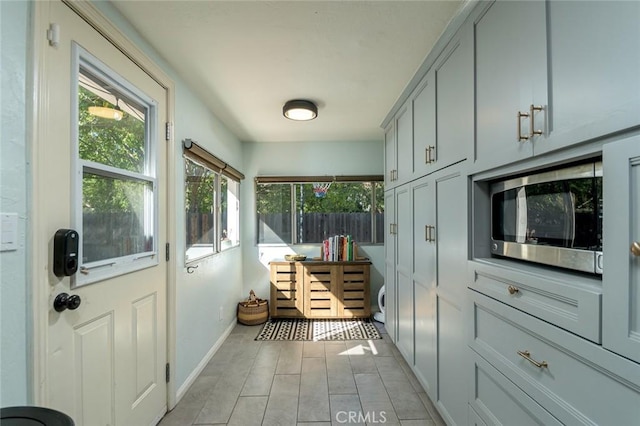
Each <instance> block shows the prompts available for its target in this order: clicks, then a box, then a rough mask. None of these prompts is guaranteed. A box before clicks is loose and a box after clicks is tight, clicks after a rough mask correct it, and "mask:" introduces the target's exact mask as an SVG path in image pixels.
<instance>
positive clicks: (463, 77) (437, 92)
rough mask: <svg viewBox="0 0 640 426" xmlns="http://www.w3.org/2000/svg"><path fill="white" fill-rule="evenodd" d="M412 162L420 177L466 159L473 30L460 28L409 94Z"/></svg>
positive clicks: (470, 139)
mask: <svg viewBox="0 0 640 426" xmlns="http://www.w3.org/2000/svg"><path fill="white" fill-rule="evenodd" d="M412 106H413V150H414V151H413V164H414V172H415V177H416V178H419V177H421V176H424V175H426V174H429V173H432V172H434V171H436V170H439V169H442V168H443V167H447V166H450V165H451V164H454V163H457V162H459V161H462V160H465V159H466V158H467V157H468V156H469V152H470V151H471V149H472V148H473V33H472V31H470V29H469V28H468V27H465V28H463V29H461V30H460V31H459V32H458V33H457V34H456V35H455V36H454V37H453V39H452V40H451V41H450V42H449V43H448V45H447V47H446V48H445V49H444V51H443V52H442V53H441V54H440V56H439V57H438V59H437V60H436V62H435V64H434V66H433V67H432V68H431V70H429V72H428V73H427V75H426V76H425V77H424V79H423V81H422V82H421V84H420V85H419V86H418V88H417V89H416V91H415V92H414V95H413V97H412Z"/></svg>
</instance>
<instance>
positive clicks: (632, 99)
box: [474, 1, 640, 170]
mask: <svg viewBox="0 0 640 426" xmlns="http://www.w3.org/2000/svg"><path fill="white" fill-rule="evenodd" d="M479 7H481V8H483V7H484V8H486V9H485V10H484V11H483V13H480V14H479V15H478V18H477V19H476V20H475V22H474V27H475V46H476V50H475V57H476V62H475V76H476V105H475V107H476V135H477V136H476V163H477V166H476V169H477V170H480V169H487V168H490V167H493V166H499V165H503V164H508V163H512V162H515V161H518V160H522V159H524V158H527V157H529V156H531V155H540V154H544V153H548V152H551V151H555V150H558V149H561V148H565V147H567V146H571V145H574V144H577V143H581V142H584V141H588V140H593V139H595V138H598V137H602V136H605V135H609V134H612V133H615V132H619V131H623V130H626V129H630V128H633V127H635V126H638V125H640V114H638V110H639V108H640V77H638V76H639V75H640V25H638V22H639V20H640V2H635V1H632V2H625V1H612V2H604V1H594V2H563V1H558V2H542V1H539V2H538V1H496V2H494V3H491V4H490V5H489V6H485V5H480V6H479Z"/></svg>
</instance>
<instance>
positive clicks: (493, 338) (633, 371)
mask: <svg viewBox="0 0 640 426" xmlns="http://www.w3.org/2000/svg"><path fill="white" fill-rule="evenodd" d="M470 293H471V297H470V300H471V302H472V308H471V317H472V318H473V326H472V328H471V330H472V333H471V339H470V342H469V344H470V346H471V348H472V349H473V350H474V359H475V361H476V369H477V368H478V365H480V368H481V369H482V370H484V371H485V372H491V371H493V369H492V368H491V367H490V366H487V365H486V364H484V363H483V362H478V360H479V359H482V360H486V362H487V363H488V364H490V365H491V366H492V367H493V368H495V369H496V370H497V371H499V372H500V376H501V377H500V378H501V379H502V378H503V377H504V378H506V380H503V383H502V385H500V387H501V388H503V389H504V391H502V392H504V393H508V394H509V395H510V396H509V395H503V396H502V397H501V398H500V399H501V400H502V406H505V407H506V406H507V405H508V404H507V403H508V402H509V399H510V398H513V397H514V396H515V397H516V401H515V402H516V403H517V405H519V406H520V407H531V408H529V409H527V410H521V411H520V412H518V411H514V412H513V413H506V412H505V411H504V408H503V407H502V406H500V404H495V406H494V407H492V408H491V411H492V412H493V415H494V416H495V417H497V418H498V419H499V420H500V421H501V422H502V423H503V424H526V423H527V422H528V421H529V418H530V417H531V415H532V414H533V413H535V418H536V419H538V421H541V420H543V419H545V418H547V419H548V418H549V417H548V416H549V414H550V415H551V416H553V418H555V419H557V420H558V421H560V422H561V423H562V424H601V425H614V424H615V425H632V424H637V422H638V419H639V418H640V405H639V404H640V387H639V384H640V365H638V364H636V363H633V362H631V361H629V360H628V359H625V358H623V357H619V356H617V355H614V354H612V353H610V352H608V351H606V350H604V349H603V348H602V347H600V346H598V345H595V344H593V343H590V342H588V341H586V340H584V339H581V338H579V337H577V336H575V335H573V334H571V333H568V332H566V331H564V330H562V329H560V328H559V327H555V326H553V325H550V324H549V323H547V322H544V321H541V320H539V319H536V318H534V317H532V316H530V315H527V314H525V313H523V312H520V311H518V310H516V309H513V308H510V307H508V306H506V305H504V304H502V303H500V302H497V301H495V300H493V299H491V298H489V297H486V296H484V295H482V294H480V293H476V292H474V291H471V292H470ZM483 364H484V366H483ZM488 375H489V376H491V373H488ZM470 379H471V380H472V383H473V386H472V388H473V389H472V391H471V392H472V394H471V395H470V396H471V398H470V403H471V404H472V406H473V408H475V409H479V410H480V411H478V413H479V414H480V415H482V414H483V413H482V411H483V410H484V408H483V407H482V405H481V404H479V402H480V401H482V393H483V392H482V388H483V387H485V385H484V384H483V383H487V381H486V380H485V379H484V377H482V375H481V374H479V372H478V371H474V372H472V373H471V376H470ZM494 381H496V380H495V377H494ZM494 391H495V392H497V391H498V390H497V389H494ZM474 392H475V393H476V394H475V395H474ZM485 398H486V400H485V401H482V402H485V404H484V405H485V406H486V407H490V406H491V404H487V403H486V402H488V401H490V399H489V398H495V396H494V395H489V394H488V393H486V392H485ZM478 399H480V401H478ZM534 404H535V405H534ZM539 407H542V410H541V409H540V408H539ZM514 408H515V406H514ZM533 408H536V410H537V412H535V411H534V410H533ZM500 412H503V413H504V414H499V413H500ZM505 420H508V421H505ZM490 423H495V422H490ZM542 424H549V423H547V420H545V421H543V422H542Z"/></svg>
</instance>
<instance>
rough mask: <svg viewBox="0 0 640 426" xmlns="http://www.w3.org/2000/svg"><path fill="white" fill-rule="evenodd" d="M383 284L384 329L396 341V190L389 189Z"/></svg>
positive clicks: (385, 207)
mask: <svg viewBox="0 0 640 426" xmlns="http://www.w3.org/2000/svg"><path fill="white" fill-rule="evenodd" d="M384 221H385V224H384V225H385V232H386V236H385V241H384V264H385V274H384V281H385V283H384V285H385V296H384V297H385V302H386V305H385V315H384V316H385V320H384V321H385V329H386V330H387V333H389V337H390V338H391V340H392V341H393V342H396V341H397V338H396V336H397V328H398V320H397V318H398V311H397V308H396V301H397V300H398V299H397V297H396V292H397V286H396V233H395V228H396V191H395V190H394V189H391V190H389V191H385V193H384Z"/></svg>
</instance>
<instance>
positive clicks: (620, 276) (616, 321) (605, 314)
mask: <svg viewBox="0 0 640 426" xmlns="http://www.w3.org/2000/svg"><path fill="white" fill-rule="evenodd" d="M603 176H604V178H603V179H604V184H603V196H604V209H603V218H604V229H603V237H604V239H603V253H604V265H603V266H604V274H603V282H602V290H603V296H602V300H603V301H602V345H603V346H604V347H606V348H607V349H609V350H611V351H613V352H616V353H618V354H620V355H622V356H625V357H627V358H630V359H632V360H634V361H636V362H640V136H635V137H632V138H629V139H626V140H624V141H620V142H615V143H611V144H607V145H605V147H604V152H603Z"/></svg>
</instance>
